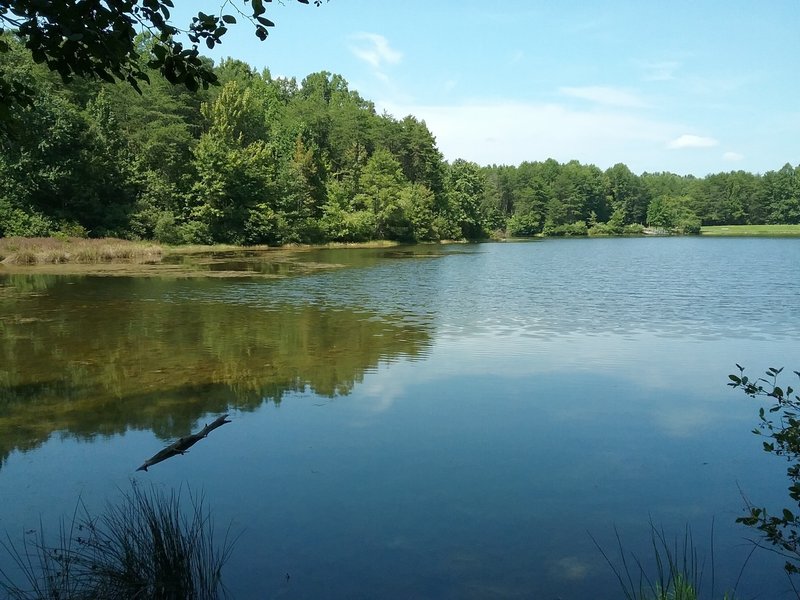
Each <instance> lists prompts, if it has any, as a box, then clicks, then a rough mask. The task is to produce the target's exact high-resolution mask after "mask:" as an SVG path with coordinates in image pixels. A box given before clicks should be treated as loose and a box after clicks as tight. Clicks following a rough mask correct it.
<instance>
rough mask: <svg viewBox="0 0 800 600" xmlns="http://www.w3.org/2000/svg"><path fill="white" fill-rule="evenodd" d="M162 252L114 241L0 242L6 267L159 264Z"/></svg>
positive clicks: (149, 246) (140, 244) (143, 244)
mask: <svg viewBox="0 0 800 600" xmlns="http://www.w3.org/2000/svg"><path fill="white" fill-rule="evenodd" d="M163 254H164V249H163V248H162V247H161V246H159V245H158V244H154V243H152V242H131V241H128V240H120V239H116V238H100V239H84V238H76V237H65V238H55V237H47V238H24V237H7V238H0V262H2V263H3V264H8V265H41V264H60V263H84V264H85V263H104V262H116V261H119V262H137V263H146V262H158V261H159V260H161V257H162V255H163Z"/></svg>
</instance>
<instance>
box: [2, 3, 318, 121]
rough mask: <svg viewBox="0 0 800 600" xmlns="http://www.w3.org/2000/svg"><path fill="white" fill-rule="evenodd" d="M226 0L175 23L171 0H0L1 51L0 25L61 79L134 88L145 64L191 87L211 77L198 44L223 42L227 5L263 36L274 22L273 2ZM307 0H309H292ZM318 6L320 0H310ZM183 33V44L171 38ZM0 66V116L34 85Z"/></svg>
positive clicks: (29, 95)
mask: <svg viewBox="0 0 800 600" xmlns="http://www.w3.org/2000/svg"><path fill="white" fill-rule="evenodd" d="M239 1H240V3H241V4H242V8H239V7H237V6H235V5H234V4H233V2H232V0H225V1H224V2H223V4H222V6H220V11H219V12H220V14H218V15H216V14H206V13H203V12H198V13H197V15H196V16H194V17H192V21H191V23H189V24H188V26H186V27H185V28H179V27H177V26H176V25H175V24H173V23H172V22H171V21H170V18H171V14H170V10H171V9H172V8H174V5H173V2H172V0H76V1H74V2H44V1H42V0H0V54H1V53H6V52H8V51H9V49H10V46H9V43H8V40H6V39H3V37H2V35H3V33H4V32H5V31H8V32H9V33H11V34H13V35H15V36H16V37H18V38H19V39H20V40H22V41H23V43H24V44H25V46H26V47H27V48H28V50H30V52H31V55H32V56H33V59H34V61H36V62H37V63H41V64H45V65H46V66H47V68H48V69H50V70H51V71H55V72H57V73H59V74H60V75H61V77H62V79H63V80H64V81H65V82H66V81H69V80H70V79H72V78H73V77H75V76H78V77H89V78H98V79H102V80H104V81H108V82H114V81H126V82H127V83H129V84H130V85H131V86H132V87H133V88H134V89H136V90H137V91H139V90H140V88H139V84H140V83H141V82H145V83H149V81H150V80H149V77H148V75H147V73H146V71H145V67H150V68H152V69H157V70H158V71H160V72H161V74H162V75H163V76H164V77H165V78H166V79H167V80H168V81H169V82H170V83H173V84H183V85H185V86H186V87H187V88H189V89H190V90H196V89H198V87H200V86H202V87H203V88H207V87H208V86H209V85H212V84H215V83H217V76H216V75H215V74H214V72H213V69H212V67H211V65H210V64H209V63H208V62H207V61H205V60H203V57H202V56H200V51H199V49H198V45H199V44H200V43H201V42H202V43H204V44H205V45H206V46H207V47H208V48H214V46H216V45H217V44H220V43H222V38H223V36H224V35H225V34H226V33H227V31H228V25H231V24H234V23H236V17H235V16H234V15H232V14H230V12H232V11H231V10H230V9H231V8H233V9H234V10H235V12H237V13H238V14H239V15H241V16H243V17H245V18H246V19H247V20H249V21H250V23H251V24H252V25H253V26H254V29H255V35H256V37H258V38H259V39H260V40H262V41H263V40H265V39H266V38H267V35H268V29H267V28H268V27H273V26H274V25H275V23H273V22H272V21H271V20H270V19H268V18H267V17H266V16H265V13H266V8H265V7H264V4H265V3H269V2H271V1H272V0H239ZM297 1H298V2H300V3H301V4H309V2H310V0H297ZM313 3H314V4H315V5H316V6H319V5H320V4H322V0H314V2H313ZM140 33H148V34H149V35H150V36H152V39H153V40H154V43H153V46H152V50H151V55H150V56H141V55H140V51H139V48H138V46H137V35H138V34H140ZM179 34H186V36H187V38H188V39H189V41H190V42H191V45H190V46H189V47H185V46H184V44H183V43H181V42H179V41H177V40H176V39H175V38H176V36H177V35H179ZM7 75H8V74H7V73H4V72H3V71H2V70H0V117H2V116H3V114H4V113H7V112H8V110H9V107H10V106H12V105H14V104H16V105H19V106H30V105H31V104H32V101H33V92H32V90H30V89H28V88H25V87H23V86H21V84H19V83H18V82H13V81H9V80H8V78H7Z"/></svg>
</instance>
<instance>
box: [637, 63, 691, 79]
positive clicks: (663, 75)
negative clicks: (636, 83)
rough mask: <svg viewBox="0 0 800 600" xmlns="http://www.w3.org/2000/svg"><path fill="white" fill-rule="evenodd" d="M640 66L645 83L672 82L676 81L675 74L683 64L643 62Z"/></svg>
mask: <svg viewBox="0 0 800 600" xmlns="http://www.w3.org/2000/svg"><path fill="white" fill-rule="evenodd" d="M639 66H640V67H641V68H642V70H643V72H644V73H643V75H642V79H644V81H672V80H673V79H675V72H676V71H677V70H678V69H679V68H680V66H681V63H679V62H677V61H673V60H664V61H660V62H641V63H639Z"/></svg>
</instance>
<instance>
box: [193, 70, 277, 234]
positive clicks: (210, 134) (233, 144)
mask: <svg viewBox="0 0 800 600" xmlns="http://www.w3.org/2000/svg"><path fill="white" fill-rule="evenodd" d="M204 113H205V115H206V117H207V119H208V121H209V123H210V126H209V129H208V131H207V132H205V133H204V134H203V135H202V136H201V138H200V141H199V142H198V144H197V147H196V148H195V150H194V156H195V161H194V162H195V168H196V170H197V177H198V180H197V183H196V184H195V186H194V188H193V196H194V205H193V207H192V209H191V213H190V220H191V221H192V222H193V224H192V225H191V226H190V229H189V230H188V234H187V235H188V237H189V238H190V240H191V241H197V242H209V241H214V242H225V243H235V244H242V243H250V244H253V243H267V244H276V243H280V242H281V241H282V237H283V234H284V221H283V216H282V214H281V207H280V206H279V199H278V198H277V197H276V194H275V186H274V180H275V174H274V166H275V161H274V160H273V155H272V149H271V147H270V146H269V144H268V143H267V141H266V140H265V139H264V135H265V125H264V123H263V113H264V109H263V106H261V105H260V103H259V102H258V99H257V98H255V97H254V95H253V94H252V92H251V91H250V90H249V89H242V88H241V86H240V84H239V83H237V82H235V81H231V82H229V83H227V84H226V85H225V87H224V88H223V90H222V91H221V92H220V94H219V96H218V97H217V99H216V100H215V101H214V102H213V103H212V104H209V105H206V106H205V110H204Z"/></svg>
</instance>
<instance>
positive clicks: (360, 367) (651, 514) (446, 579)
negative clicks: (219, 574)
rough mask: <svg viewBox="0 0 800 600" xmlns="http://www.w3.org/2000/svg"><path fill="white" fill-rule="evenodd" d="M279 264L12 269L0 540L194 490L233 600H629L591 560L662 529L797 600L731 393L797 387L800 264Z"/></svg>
mask: <svg viewBox="0 0 800 600" xmlns="http://www.w3.org/2000/svg"><path fill="white" fill-rule="evenodd" d="M270 257H271V254H270V253H269V252H267V253H265V254H261V255H259V254H241V255H220V256H216V257H213V258H214V260H211V261H208V264H207V266H206V268H208V269H211V270H213V269H226V270H238V271H240V274H241V275H242V276H241V277H233V278H231V277H226V278H161V277H96V276H94V277H93V276H67V275H64V276H57V275H38V274H35V273H34V274H14V275H3V271H2V268H1V267H0V334H2V339H1V340H0V498H2V509H0V530H4V531H7V532H8V533H9V535H10V536H11V538H12V539H17V538H19V537H21V536H23V535H24V534H23V531H24V530H27V529H32V528H38V527H39V523H40V520H41V522H42V523H43V524H44V525H45V527H49V528H52V527H54V526H55V524H56V523H57V522H58V519H59V518H60V517H62V516H64V515H66V516H69V515H71V514H72V511H73V510H74V508H75V506H76V502H77V501H78V498H81V499H82V500H83V501H84V502H85V503H86V504H87V507H88V508H89V509H90V510H97V511H100V510H102V508H103V507H104V506H105V503H106V502H107V501H109V500H111V501H113V500H114V499H115V498H117V497H118V496H119V490H120V489H122V490H125V489H129V487H130V483H129V481H130V480H131V479H133V480H135V481H137V482H139V483H142V484H150V483H153V484H155V485H157V486H159V487H162V488H163V489H179V488H180V489H183V490H184V492H185V491H186V490H187V488H188V489H190V490H192V492H202V493H203V494H204V496H205V502H206V505H207V506H208V508H209V509H210V510H211V511H212V512H213V515H214V519H215V522H216V523H217V525H218V526H219V527H220V528H221V530H222V531H224V530H225V528H227V526H228V525H229V524H230V525H231V530H232V531H233V532H234V533H235V534H239V538H238V541H237V543H236V546H235V548H234V553H233V555H232V558H231V560H230V562H229V563H228V564H227V566H226V568H225V572H224V573H225V583H226V585H227V587H228V589H229V591H230V592H231V594H232V595H234V596H235V597H238V598H255V597H258V598H265V597H269V598H323V597H327V598H334V597H339V598H543V599H555V598H561V599H576V600H577V599H579V598H601V597H602V598H614V597H620V596H621V591H620V588H619V585H618V583H617V582H616V580H615V578H614V575H613V573H612V572H611V569H610V568H609V567H608V565H607V564H606V563H605V561H604V559H603V557H602V555H601V554H600V552H599V551H598V549H597V548H596V547H595V545H594V543H593V541H592V536H593V537H594V538H595V539H596V540H597V542H598V543H599V544H600V546H601V547H603V548H604V549H605V550H607V551H608V553H609V555H610V556H611V558H612V559H614V558H615V557H617V555H618V550H617V547H616V538H615V530H616V531H618V532H619V535H620V538H621V539H622V541H623V544H624V546H625V550H626V552H629V553H633V554H637V555H638V556H640V557H641V559H642V560H643V561H644V562H647V561H648V558H649V557H650V556H651V554H652V553H651V552H649V544H650V529H649V527H650V525H649V523H651V522H652V523H653V524H654V525H656V526H657V527H658V528H663V530H664V532H665V534H666V536H667V537H668V538H670V539H674V538H676V537H677V538H682V536H683V534H684V531H685V528H686V527H690V528H691V531H692V535H693V538H694V543H695V546H696V547H697V550H698V554H699V556H700V557H701V559H703V558H704V559H705V575H704V591H705V592H706V593H710V592H711V591H712V589H711V588H712V571H713V585H714V588H715V590H716V591H715V593H716V594H717V597H721V593H722V592H723V591H725V590H726V589H730V588H732V587H733V586H734V584H735V583H736V581H737V579H738V578H740V575H741V578H740V582H739V587H738V591H739V593H740V594H741V597H746V598H782V597H791V594H789V593H788V591H787V588H788V587H789V586H788V582H787V580H786V578H785V576H783V574H782V571H781V565H782V562H781V561H780V560H778V559H776V557H774V556H773V555H771V554H770V553H767V552H764V551H759V552H756V553H754V554H753V555H752V557H751V558H750V560H749V562H746V561H747V559H748V555H749V554H750V550H751V544H750V542H748V541H747V538H748V537H750V536H751V535H752V534H751V532H750V531H749V530H747V528H745V527H743V526H741V525H737V524H735V523H734V520H735V519H736V517H738V516H740V515H742V514H743V508H744V500H743V498H742V495H743V494H744V495H745V496H746V497H747V498H749V499H750V500H752V501H753V502H754V503H756V504H758V505H767V506H772V507H783V506H785V505H786V504H785V500H784V499H785V498H787V494H786V491H785V490H786V487H787V485H788V480H787V479H786V476H785V469H786V464H785V463H783V462H781V460H780V459H778V458H775V457H773V456H771V455H769V454H767V453H765V452H763V451H762V450H761V441H760V440H759V439H758V438H757V437H756V436H754V435H753V434H752V433H751V430H752V428H753V427H754V426H755V425H756V424H757V412H758V407H759V406H760V405H761V404H759V402H757V401H755V400H750V399H748V398H746V397H745V396H744V395H743V394H742V393H741V392H738V391H734V390H731V389H730V388H728V387H727V386H726V383H727V381H728V379H727V375H728V374H729V373H732V372H734V371H735V363H737V362H738V363H740V364H742V365H745V366H746V367H747V369H748V372H749V373H750V374H751V375H755V374H758V373H761V372H762V371H763V370H764V369H765V368H767V367H770V366H776V367H780V366H785V367H786V368H787V372H791V370H793V369H798V368H800V354H799V353H798V348H800V345H799V344H798V340H799V339H800V240H796V239H769V238H760V239H741V238H736V239H734V238H715V239H707V238H625V239H548V240H544V241H536V242H528V243H487V244H474V245H473V244H463V245H462V244H459V245H451V246H435V245H431V246H428V245H423V246H408V247H403V246H401V247H395V248H382V249H320V250H298V251H297V252H296V254H295V256H294V258H293V260H292V261H291V262H289V263H283V264H282V265H276V264H275V263H274V261H272V262H271V261H270ZM304 264H305V265H309V266H311V265H313V268H307V269H306V268H303V265H304ZM792 377H794V376H793V375H792ZM787 381H790V380H789V379H788V378H787ZM223 412H229V413H230V415H231V416H230V419H231V421H232V423H231V424H229V425H226V426H225V427H222V428H220V429H218V430H215V431H214V432H213V433H212V434H211V435H210V436H209V437H208V438H207V439H206V440H203V441H202V442H200V443H199V444H197V445H196V446H194V447H193V448H192V449H191V451H190V452H189V453H187V454H186V455H185V456H178V457H175V458H172V459H170V460H168V461H165V462H163V463H160V464H158V465H155V466H153V467H151V469H150V470H149V472H136V471H135V469H136V468H137V467H138V466H139V465H140V464H142V462H144V460H145V459H147V458H149V457H150V456H152V455H153V454H155V453H156V452H157V451H158V450H160V449H161V448H163V447H164V446H165V445H166V444H167V443H169V442H171V441H174V440H175V439H176V438H177V437H179V436H182V435H186V434H188V433H189V432H191V431H197V430H198V429H199V428H200V427H202V426H203V424H204V423H208V422H210V421H211V420H213V418H214V417H215V416H217V415H219V414H221V413H223ZM712 524H713V525H712ZM712 527H713V537H712V534H711V531H712ZM53 533H55V531H54V530H53ZM712 540H713V547H714V548H713V553H714V554H713V568H712V561H711V552H712V549H711V547H712ZM628 556H629V561H630V554H629V555H628ZM745 563H746V564H745ZM3 565H5V566H6V568H8V565H9V562H8V557H7V556H5V555H0V566H3ZM743 565H744V567H743ZM287 575H289V576H290V577H289V578H287ZM737 597H738V596H737Z"/></svg>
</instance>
